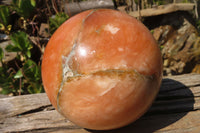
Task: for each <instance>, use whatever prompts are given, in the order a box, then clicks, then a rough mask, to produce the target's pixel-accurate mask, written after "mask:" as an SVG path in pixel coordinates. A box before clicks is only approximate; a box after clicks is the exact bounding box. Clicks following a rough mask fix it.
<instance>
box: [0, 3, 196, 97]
mask: <svg viewBox="0 0 200 133" xmlns="http://www.w3.org/2000/svg"><path fill="white" fill-rule="evenodd" d="M97 8H109V9H115V10H119V11H121V12H125V13H127V14H129V15H131V16H133V17H136V18H137V19H138V20H139V21H141V22H142V23H143V24H144V25H146V26H147V28H148V29H149V30H150V31H151V33H152V34H153V36H154V37H155V39H156V41H157V42H158V45H159V47H160V50H161V52H162V56H163V65H164V70H163V73H164V75H165V76H166V75H179V74H185V73H200V0H0V94H4V95H9V96H13V95H22V94H33V93H41V92H44V89H43V86H42V80H41V61H42V55H43V52H44V49H45V46H46V45H47V43H48V40H49V38H50V37H51V35H52V34H53V33H54V32H55V30H56V29H57V28H58V27H59V26H60V25H61V24H62V23H63V22H64V21H66V20H67V19H69V18H70V17H72V16H73V15H75V14H77V13H79V12H82V11H84V10H88V9H97Z"/></svg>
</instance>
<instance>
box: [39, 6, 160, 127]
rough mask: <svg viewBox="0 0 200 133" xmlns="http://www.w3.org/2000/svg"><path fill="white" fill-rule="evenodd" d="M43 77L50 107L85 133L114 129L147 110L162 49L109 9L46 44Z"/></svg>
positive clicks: (71, 24) (77, 21) (79, 18)
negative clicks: (87, 131)
mask: <svg viewBox="0 0 200 133" xmlns="http://www.w3.org/2000/svg"><path fill="white" fill-rule="evenodd" d="M42 79H43V84H44V88H45V91H46V93H47V95H48V97H49V99H50V101H51V103H52V104H53V106H54V107H55V108H56V109H57V110H58V112H60V113H61V114H62V115H63V116H64V117H66V118H67V119H69V120H70V121H71V122H73V123H75V124H77V125H79V126H81V127H84V128H88V129H95V130H108V129H115V128H119V127H122V126H125V125H127V124H130V123H131V122H133V121H135V120H137V119H138V118H139V117H141V116H142V115H143V114H144V113H145V112H146V111H147V110H148V108H149V107H150V106H151V104H152V102H153V100H154V99H155V97H156V95H157V93H158V91H159V88H160V84H161V79H162V58H161V53H160V49H159V47H158V45H157V43H156V41H155V39H154V38H153V36H152V35H151V33H150V32H149V30H148V29H147V28H146V27H145V26H144V25H143V24H142V23H141V22H139V21H138V20H136V19H135V18H133V17H131V16H129V15H127V14H125V13H122V12H119V11H116V10H111V9H97V10H88V11H84V12H82V13H80V14H78V15H75V16H73V17H71V18H70V19H68V20H67V21H66V22H65V23H63V24H62V25H61V26H60V27H59V28H58V29H57V31H56V32H55V33H54V34H53V36H52V37H51V39H50V40H49V42H48V44H47V47H46V49H45V52H44V56H43V61H42Z"/></svg>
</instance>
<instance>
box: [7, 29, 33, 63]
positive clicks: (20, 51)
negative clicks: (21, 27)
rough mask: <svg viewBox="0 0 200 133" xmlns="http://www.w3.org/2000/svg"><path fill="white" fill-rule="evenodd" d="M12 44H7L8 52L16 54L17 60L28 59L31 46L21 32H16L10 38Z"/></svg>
mask: <svg viewBox="0 0 200 133" xmlns="http://www.w3.org/2000/svg"><path fill="white" fill-rule="evenodd" d="M10 39H11V40H12V42H13V44H9V45H8V46H7V47H6V50H7V51H8V52H17V55H18V59H20V60H21V61H23V60H26V59H29V58H30V57H31V51H30V49H31V48H32V44H31V42H30V41H29V39H28V35H27V34H26V33H25V32H23V31H18V32H17V33H13V34H12V35H11V36H10Z"/></svg>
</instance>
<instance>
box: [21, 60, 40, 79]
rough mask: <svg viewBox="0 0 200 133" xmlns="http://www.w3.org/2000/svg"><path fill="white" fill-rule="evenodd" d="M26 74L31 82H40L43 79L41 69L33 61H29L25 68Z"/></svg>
mask: <svg viewBox="0 0 200 133" xmlns="http://www.w3.org/2000/svg"><path fill="white" fill-rule="evenodd" d="M23 70H24V74H25V75H26V77H27V78H28V79H29V80H30V81H38V80H40V79H41V70H40V67H39V66H37V64H36V63H35V62H34V61H32V60H30V59H29V60H27V61H26V63H25V64H24V66H23Z"/></svg>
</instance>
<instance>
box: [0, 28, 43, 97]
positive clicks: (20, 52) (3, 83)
mask: <svg viewBox="0 0 200 133" xmlns="http://www.w3.org/2000/svg"><path fill="white" fill-rule="evenodd" d="M10 38H11V41H12V44H9V45H8V46H7V47H6V50H7V51H8V52H17V59H16V60H19V59H20V65H18V64H17V62H15V63H16V64H17V65H16V66H17V70H15V69H16V68H15V69H13V68H12V67H8V66H7V65H5V64H4V62H3V61H2V59H3V56H4V54H3V50H2V49H0V61H1V63H2V67H0V88H2V90H1V92H0V93H3V94H9V93H12V94H14V95H17V94H27V93H40V92H44V89H43V86H42V80H41V67H40V65H37V63H36V62H34V61H33V60H31V51H30V50H31V48H32V47H33V46H32V43H31V42H30V41H29V38H28V35H27V34H26V33H25V32H22V31H18V32H16V33H13V34H12V35H11V36H10ZM20 66H21V67H20Z"/></svg>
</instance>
